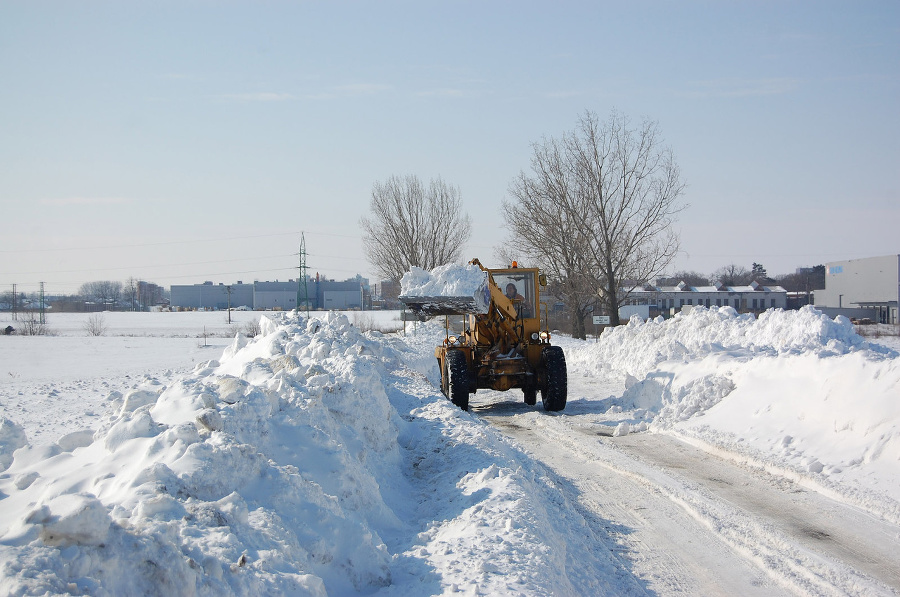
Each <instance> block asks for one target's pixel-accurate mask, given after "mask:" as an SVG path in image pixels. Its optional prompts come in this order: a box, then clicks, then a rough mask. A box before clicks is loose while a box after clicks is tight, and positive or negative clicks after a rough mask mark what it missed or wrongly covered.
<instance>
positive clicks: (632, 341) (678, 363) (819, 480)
mask: <svg viewBox="0 0 900 597" xmlns="http://www.w3.org/2000/svg"><path fill="white" fill-rule="evenodd" d="M566 356H567V360H568V363H569V367H570V369H569V370H570V372H573V371H574V372H575V373H576V374H577V373H578V372H582V373H583V374H589V375H599V374H602V373H605V374H607V375H609V374H610V370H613V371H615V372H617V373H618V374H621V375H624V376H625V379H626V382H625V385H626V390H625V393H624V394H623V395H622V396H621V397H620V398H619V399H617V400H615V401H614V404H612V405H611V406H610V409H611V412H625V413H629V414H630V416H631V419H630V420H629V421H626V422H624V423H622V424H620V427H621V426H622V425H626V426H627V427H628V429H621V430H620V427H617V428H616V433H620V431H623V432H627V431H628V430H641V429H646V428H648V427H649V428H650V429H652V430H657V431H666V432H669V433H674V434H676V435H679V436H681V437H682V438H685V439H688V440H690V441H694V442H699V443H701V444H705V445H707V446H708V447H710V449H714V450H719V451H721V452H722V453H728V454H733V455H738V456H739V457H740V458H741V459H745V460H748V461H750V462H753V463H755V464H757V465H759V466H765V467H767V468H769V469H770V470H778V471H780V472H782V473H785V474H789V475H791V476H794V477H796V478H801V479H805V480H807V481H808V482H810V483H812V484H815V485H816V486H818V487H819V488H820V489H825V490H827V491H830V492H832V493H834V494H838V495H841V496H843V497H845V498H847V499H851V500H852V501H854V502H855V503H857V504H859V505H862V506H864V507H866V508H868V509H870V510H871V511H873V512H877V513H878V514H880V515H882V516H885V517H887V518H890V519H892V520H897V521H900V355H898V354H897V353H896V352H895V351H892V350H889V349H886V348H884V347H881V346H879V345H876V344H870V343H867V342H865V341H864V340H863V339H862V338H861V337H859V336H858V335H857V334H856V333H855V331H854V329H853V326H852V325H851V324H850V322H849V321H848V320H847V319H846V318H844V317H837V318H836V319H834V320H831V319H829V318H828V317H826V316H824V315H823V314H821V313H820V312H818V311H816V310H815V309H812V308H809V307H807V308H804V309H801V310H800V311H780V310H777V311H767V312H766V313H763V314H761V315H760V316H759V318H756V317H754V316H753V315H738V314H737V313H736V312H735V311H734V310H733V309H731V308H727V307H726V308H721V309H718V308H714V309H704V308H695V309H693V310H691V312H690V313H688V314H684V315H678V316H676V317H674V318H672V319H669V320H663V319H662V318H659V319H657V320H654V321H646V322H644V321H640V320H639V319H637V318H635V319H632V320H631V321H630V322H629V323H628V324H627V325H625V326H620V327H618V328H613V329H609V330H607V331H606V332H604V333H603V334H602V335H601V337H600V339H599V342H597V343H594V344H583V345H582V346H581V347H577V348H576V347H573V348H570V349H569V350H568V351H567V354H566Z"/></svg>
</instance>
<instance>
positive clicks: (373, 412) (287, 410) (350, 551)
mask: <svg viewBox="0 0 900 597" xmlns="http://www.w3.org/2000/svg"><path fill="white" fill-rule="evenodd" d="M266 321H268V320H266ZM266 332H267V333H266V334H265V335H263V336H261V337H260V338H259V339H258V340H256V341H252V342H250V343H249V344H247V346H245V347H243V348H240V347H239V346H240V345H241V344H243V342H242V341H239V340H236V341H235V343H234V344H233V345H232V350H230V351H226V355H225V356H223V359H222V362H221V363H219V362H216V361H209V362H206V363H203V364H201V365H200V366H198V367H197V369H196V371H195V373H194V375H191V376H187V377H185V378H183V379H182V380H181V381H179V382H178V383H176V384H173V385H171V386H169V387H158V386H153V385H148V387H146V388H143V389H141V390H138V391H134V392H132V393H130V394H128V395H126V396H124V397H123V398H122V399H121V400H120V402H121V404H120V406H119V408H118V409H117V411H116V412H115V414H114V415H113V416H112V417H110V418H109V419H107V420H106V421H105V423H104V424H103V425H102V427H101V428H100V429H99V430H98V431H97V432H96V433H95V434H94V437H93V442H91V443H89V445H86V446H83V447H76V448H74V449H72V450H71V451H67V450H63V449H62V448H61V447H60V446H59V445H58V444H52V445H50V446H45V447H31V446H27V445H26V446H23V447H20V448H19V449H18V450H17V451H16V452H15V458H14V460H13V462H12V464H11V465H10V466H9V468H8V469H7V471H6V472H5V474H4V475H3V476H2V479H0V491H2V492H3V494H5V495H6V497H5V499H4V500H3V501H4V506H3V514H2V515H0V553H2V554H3V558H2V559H3V561H4V566H3V570H2V577H3V579H2V581H0V587H2V589H0V592H3V593H4V594H17V593H22V592H28V593H34V592H38V593H42V592H44V591H49V592H51V593H65V592H76V593H77V592H85V593H90V594H96V595H116V594H155V593H159V592H160V591H162V592H170V593H171V594H175V593H180V594H184V593H196V594H210V595H211V594H265V593H282V594H283V593H290V594H308V595H324V594H326V591H327V592H333V593H348V592H361V591H362V592H365V591H371V590H373V589H375V588H378V587H383V586H387V585H389V584H390V583H391V574H390V563H391V555H390V554H389V553H388V551H387V548H386V547H385V544H384V541H383V540H382V538H381V535H380V533H383V532H385V531H390V530H391V529H392V528H395V527H398V526H400V521H399V520H398V519H397V518H396V516H395V515H394V514H393V512H392V511H391V509H390V508H389V507H388V506H387V505H386V504H385V501H384V497H383V495H382V491H381V489H380V486H379V480H378V479H377V478H376V475H377V473H376V471H394V472H395V471H397V470H398V468H399V466H400V453H399V448H398V446H397V436H398V429H397V416H396V412H395V411H394V410H393V409H392V408H391V406H390V403H389V401H388V399H387V395H386V393H385V391H384V389H383V388H384V386H385V384H384V382H383V379H382V378H383V376H385V375H387V373H386V365H385V361H388V362H394V361H395V360H396V358H397V357H396V355H393V354H392V353H391V350H390V349H389V348H388V347H386V346H385V345H384V344H382V343H379V342H373V341H370V340H367V339H366V338H365V337H363V336H361V335H360V334H359V332H358V331H356V330H355V328H353V327H352V326H351V325H350V323H349V321H348V320H347V319H346V317H343V316H335V317H331V316H329V317H328V318H326V320H325V321H316V320H313V321H310V322H309V323H308V324H307V325H306V328H305V330H304V329H298V326H297V325H294V326H290V325H284V326H275V325H274V324H271V325H269V326H268V327H267V329H266ZM4 435H5V436H9V435H13V436H14V435H15V434H14V433H13V434H10V433H4ZM20 443H21V442H20ZM388 474H390V473H388ZM382 481H383V480H382ZM166 587H168V588H169V589H171V591H169V590H167V589H166Z"/></svg>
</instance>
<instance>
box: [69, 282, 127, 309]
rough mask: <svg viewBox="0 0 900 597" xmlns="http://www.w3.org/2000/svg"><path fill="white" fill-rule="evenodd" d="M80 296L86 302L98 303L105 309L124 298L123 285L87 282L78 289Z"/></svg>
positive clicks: (119, 283)
mask: <svg viewBox="0 0 900 597" xmlns="http://www.w3.org/2000/svg"><path fill="white" fill-rule="evenodd" d="M78 294H80V295H81V297H82V298H83V299H84V300H85V301H89V302H94V303H97V304H99V305H101V306H102V307H104V308H105V307H108V306H110V305H114V304H115V303H117V302H118V301H119V298H120V297H121V296H122V283H121V282H113V281H110V280H100V281H96V282H85V283H84V284H82V285H81V288H79V289H78Z"/></svg>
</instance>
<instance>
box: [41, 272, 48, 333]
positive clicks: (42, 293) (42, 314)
mask: <svg viewBox="0 0 900 597" xmlns="http://www.w3.org/2000/svg"><path fill="white" fill-rule="evenodd" d="M45 323H47V317H46V315H45V314H44V283H43V282H41V324H42V325H43V324H45Z"/></svg>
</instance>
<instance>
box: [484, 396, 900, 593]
mask: <svg viewBox="0 0 900 597" xmlns="http://www.w3.org/2000/svg"><path fill="white" fill-rule="evenodd" d="M470 408H471V410H472V412H473V413H474V414H476V415H478V416H480V417H482V418H483V419H485V420H487V421H488V422H490V423H491V424H492V425H494V426H495V427H497V428H498V429H499V430H500V431H501V432H503V433H504V434H505V435H507V436H509V437H510V438H512V439H514V440H515V441H516V442H517V443H519V444H520V445H521V446H522V448H523V449H525V450H526V451H528V452H530V453H531V454H532V456H534V458H536V459H537V460H539V461H540V462H542V463H543V464H544V465H545V466H546V468H547V469H548V471H549V472H550V473H551V476H552V477H553V478H555V479H557V480H558V483H557V485H558V486H559V487H561V488H563V491H566V492H568V494H569V495H568V496H567V497H568V499H569V500H570V501H571V502H572V503H577V504H579V507H580V509H581V511H582V514H583V515H584V517H585V519H586V520H587V521H588V522H589V524H591V525H594V526H595V528H596V531H597V533H596V534H597V536H598V537H603V538H604V539H603V541H604V542H605V543H606V547H607V548H609V549H611V550H613V551H614V552H615V553H617V554H618V555H619V557H620V558H621V560H622V562H623V564H624V565H625V566H626V567H627V568H628V569H630V571H631V572H632V573H633V574H634V575H635V576H637V577H638V578H640V579H642V580H643V581H644V583H645V584H646V586H647V587H648V589H649V590H650V591H651V592H654V593H656V594H659V595H701V594H702V595H729V596H731V595H794V594H811V595H891V594H900V555H898V554H900V532H898V527H897V526H896V525H894V524H891V523H888V522H885V521H882V520H880V519H877V518H876V517H874V516H871V515H870V514H868V513H865V512H863V511H861V510H858V509H856V508H855V507H852V506H848V505H846V504H843V503H840V502H837V501H835V500H832V499H830V498H829V497H827V496H824V495H821V494H819V493H817V492H815V491H812V490H807V489H804V488H803V487H800V486H799V485H797V484H796V483H794V482H792V481H790V480H787V479H785V478H783V477H778V476H774V475H771V474H769V473H766V472H765V471H762V470H760V469H758V468H753V467H749V466H746V465H742V464H741V463H739V462H736V461H733V460H729V459H726V458H723V457H720V456H716V455H713V454H710V453H707V452H705V451H703V450H701V449H699V448H696V447H694V446H691V445H689V444H687V443H684V442H683V441H681V440H679V439H678V438H675V437H672V436H669V435H665V434H660V433H649V432H647V433H638V434H630V435H626V436H623V437H611V436H610V435H600V434H598V432H597V429H598V426H597V425H589V424H586V423H585V421H584V418H585V417H589V415H588V414H585V413H581V414H579V413H578V412H575V413H570V414H567V415H566V416H555V415H550V414H547V413H544V412H543V411H542V410H541V408H540V406H538V407H537V409H535V408H534V407H528V406H525V405H524V404H523V403H522V402H521V393H520V392H517V391H515V390H514V391H511V392H506V393H500V392H483V391H479V392H478V394H476V395H474V396H472V400H471V403H470ZM607 538H608V539H607Z"/></svg>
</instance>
